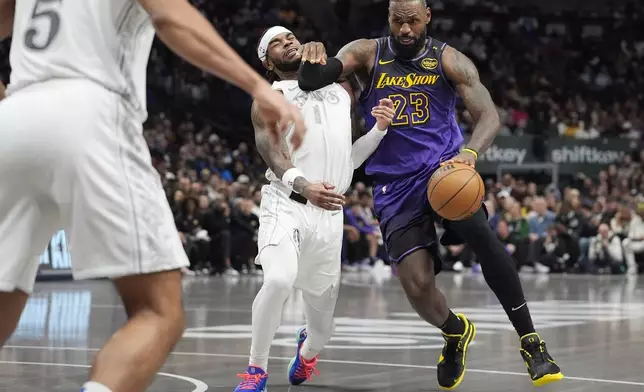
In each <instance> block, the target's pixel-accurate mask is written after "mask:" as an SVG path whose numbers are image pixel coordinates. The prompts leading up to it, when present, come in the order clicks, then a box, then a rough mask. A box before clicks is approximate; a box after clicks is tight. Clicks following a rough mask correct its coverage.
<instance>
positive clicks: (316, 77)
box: [297, 57, 343, 91]
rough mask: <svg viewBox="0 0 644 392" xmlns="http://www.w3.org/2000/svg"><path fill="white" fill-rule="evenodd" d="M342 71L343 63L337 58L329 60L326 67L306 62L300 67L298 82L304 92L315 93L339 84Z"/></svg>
mask: <svg viewBox="0 0 644 392" xmlns="http://www.w3.org/2000/svg"><path fill="white" fill-rule="evenodd" d="M342 69H343V66H342V62H341V61H340V60H338V59H336V58H335V57H332V58H330V59H327V61H326V65H321V64H313V63H309V62H308V61H305V62H303V63H302V65H301V66H300V70H299V72H298V80H297V81H298V84H299V86H300V89H302V90H303V91H314V90H317V89H320V88H322V87H324V86H328V85H329V84H331V83H335V82H337V81H338V79H339V78H340V75H342Z"/></svg>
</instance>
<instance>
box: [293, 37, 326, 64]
mask: <svg viewBox="0 0 644 392" xmlns="http://www.w3.org/2000/svg"><path fill="white" fill-rule="evenodd" d="M298 52H299V53H300V55H301V56H302V62H305V61H308V62H309V63H312V64H317V63H320V64H322V65H326V59H327V55H326V48H325V47H324V44H323V43H322V42H307V43H305V44H303V45H302V46H300V49H299V50H298Z"/></svg>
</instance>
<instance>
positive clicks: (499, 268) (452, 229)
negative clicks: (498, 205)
mask: <svg viewBox="0 0 644 392" xmlns="http://www.w3.org/2000/svg"><path fill="white" fill-rule="evenodd" d="M443 224H444V226H445V229H446V236H447V237H445V238H447V239H448V241H444V242H443V244H444V245H446V244H448V242H452V241H449V240H451V239H455V238H460V239H462V240H463V241H465V242H466V243H467V244H468V246H469V247H470V248H471V249H472V251H473V252H474V254H476V256H477V260H478V261H479V263H480V264H481V270H482V272H483V276H484V277H485V281H486V282H487V284H488V286H490V288H491V289H492V291H493V292H494V294H495V295H496V296H497V298H498V299H499V302H500V303H501V305H502V306H503V309H504V310H505V312H506V314H507V315H508V318H509V319H510V321H511V322H512V325H513V326H514V328H515V330H516V331H517V333H518V335H519V337H520V338H521V341H522V354H523V353H524V352H525V351H526V350H527V351H528V353H531V352H532V351H534V352H535V353H536V354H535V353H532V354H535V356H538V357H539V358H540V361H539V362H538V363H534V361H532V360H530V361H526V363H527V364H528V369H530V374H531V376H532V379H533V381H534V382H535V385H537V384H539V383H547V382H550V381H556V380H558V379H561V378H563V376H562V375H561V373H560V369H559V367H558V366H557V365H556V364H554V361H552V358H551V357H550V356H549V355H548V353H547V351H545V345H544V346H543V347H542V343H543V342H542V341H541V339H540V338H539V335H537V334H536V331H535V328H534V325H533V323H532V316H531V315H530V310H529V309H528V304H527V302H526V299H525V295H524V293H523V287H522V286H521V280H520V279H519V273H518V271H517V269H516V266H515V264H514V261H513V260H512V258H511V256H510V255H509V254H508V252H507V251H506V249H505V247H504V246H503V244H502V243H501V241H499V239H498V238H497V236H496V234H495V233H494V232H493V231H492V229H491V228H490V225H489V224H488V220H487V213H486V211H485V207H483V208H481V209H479V210H478V211H477V212H476V213H475V214H474V215H473V216H472V217H470V218H467V219H464V220H462V221H444V222H443ZM449 237H452V238H449ZM535 338H536V339H535ZM532 343H534V344H532ZM542 348H543V350H542ZM532 354H530V355H532ZM543 355H547V357H542V356H543ZM541 357H542V358H541ZM550 375H552V377H551V376H550ZM539 385H542V384H539Z"/></svg>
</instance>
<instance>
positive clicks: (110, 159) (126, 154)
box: [60, 87, 189, 392]
mask: <svg viewBox="0 0 644 392" xmlns="http://www.w3.org/2000/svg"><path fill="white" fill-rule="evenodd" d="M88 89H90V90H92V92H93V104H92V105H85V106H87V107H85V108H84V109H86V110H84V111H82V112H81V113H80V114H79V113H75V115H76V116H78V120H77V122H76V126H77V127H78V126H80V125H83V128H82V131H77V143H78V144H79V145H81V146H82V148H79V149H78V150H77V151H76V152H75V154H74V155H72V156H70V157H69V158H68V159H69V160H70V165H69V166H70V167H72V168H73V170H71V172H72V173H73V175H71V176H70V179H69V186H68V187H67V189H65V190H61V196H60V197H61V199H64V196H68V197H69V198H70V200H71V203H69V204H67V205H68V207H67V208H66V209H65V210H63V214H62V216H63V219H64V224H65V229H66V231H67V233H68V238H69V242H70V250H71V256H72V264H73V265H72V267H73V272H74V277H75V278H76V279H93V278H109V279H112V280H113V282H114V284H115V286H116V289H117V291H118V293H119V295H121V298H122V300H123V304H124V306H125V309H126V313H127V321H126V323H125V325H124V326H123V327H122V328H121V329H119V330H118V331H117V332H116V333H115V334H114V335H113V336H112V337H111V338H110V339H109V340H108V341H107V343H106V344H105V346H104V347H103V348H102V349H101V350H100V351H99V353H98V354H97V355H96V357H95V360H94V363H93V366H92V369H91V371H90V378H89V380H90V382H88V383H87V384H86V385H84V390H85V391H87V392H94V391H101V392H104V391H110V390H111V391H113V392H125V391H127V392H138V391H144V390H145V389H146V388H147V387H148V386H149V385H150V383H151V382H152V379H153V377H154V376H155V374H156V372H157V371H158V370H159V369H160V367H161V366H162V364H163V363H164V361H165V360H166V358H167V357H168V355H169V353H170V351H171V350H172V348H173V347H174V345H175V344H176V343H177V342H178V341H179V339H180V338H181V336H182V334H183V330H184V325H185V321H184V314H183V309H182V286H181V272H180V269H181V268H182V267H187V266H188V265H189V262H188V258H187V256H186V254H185V252H184V250H183V246H182V245H181V241H180V238H179V234H178V232H177V229H176V226H175V224H174V219H173V216H172V212H171V210H170V206H169V205H168V202H167V199H166V197H165V194H164V192H163V188H162V186H161V181H160V178H159V175H158V173H157V172H156V170H155V169H154V167H153V166H152V164H151V157H150V155H149V149H148V147H147V145H146V143H145V139H144V138H143V135H142V133H141V125H140V124H139V123H137V122H135V120H133V119H134V118H136V116H135V115H134V114H133V113H129V112H128V111H127V108H125V107H124V106H123V105H121V102H120V98H119V97H117V96H116V95H113V94H111V93H108V92H106V91H104V90H103V89H101V88H97V89H96V90H94V89H93V88H92V87H88ZM106 108H107V109H106ZM115 109H116V113H117V116H116V118H115V116H114V113H115ZM61 205H62V204H61Z"/></svg>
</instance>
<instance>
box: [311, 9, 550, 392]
mask: <svg viewBox="0 0 644 392" xmlns="http://www.w3.org/2000/svg"><path fill="white" fill-rule="evenodd" d="M430 19H431V10H430V9H429V8H428V7H427V5H426V3H425V0H390V3H389V27H390V30H391V35H390V36H389V37H384V38H379V39H361V40H357V41H354V42H351V43H349V44H347V45H346V46H345V47H344V48H342V50H340V52H339V53H338V55H337V56H336V57H334V58H329V59H327V58H326V53H325V51H324V49H323V48H320V46H321V44H316V43H311V44H307V45H305V47H304V48H303V52H304V53H303V56H302V57H303V63H302V65H301V67H300V71H299V84H300V87H301V88H302V89H303V90H309V91H310V90H316V89H318V88H321V87H322V86H325V85H327V84H330V83H332V82H335V81H337V80H341V79H344V78H350V80H353V81H354V82H355V83H354V84H356V85H358V86H359V87H360V90H361V91H362V94H361V96H360V98H359V101H360V103H361V107H362V110H363V112H364V114H365V118H366V119H367V123H368V124H367V126H368V127H369V126H371V125H373V124H370V123H369V122H370V121H373V120H371V116H370V115H369V113H370V112H371V109H372V108H373V107H374V106H377V105H378V101H379V100H380V99H383V98H389V99H391V100H392V101H393V102H394V104H395V109H396V116H395V118H394V120H393V122H392V124H391V126H390V127H389V133H388V134H387V135H386V136H385V138H384V139H383V141H382V142H381V143H380V145H379V147H378V149H377V150H376V151H375V153H374V154H373V155H372V156H371V158H370V159H369V161H368V163H367V167H366V171H367V174H369V175H371V176H372V177H373V179H374V181H375V187H374V204H375V210H376V213H377V215H378V217H379V219H380V224H381V229H382V233H383V237H384V239H385V244H386V247H387V252H388V253H389V256H390V258H391V260H392V261H393V262H394V263H395V266H396V269H397V272H398V277H399V278H400V281H401V284H402V286H403V288H404V290H405V293H406V294H407V298H408V299H409V301H410V303H411V305H412V306H413V307H414V309H415V310H416V312H417V313H418V314H419V315H420V316H421V317H422V318H423V319H425V320H426V321H427V322H428V323H430V324H432V325H434V326H436V327H438V328H440V329H441V330H442V332H443V336H444V338H445V345H444V347H443V351H442V353H441V355H440V357H439V360H438V361H439V363H438V367H437V374H438V383H439V385H440V386H441V387H442V388H443V389H448V390H451V389H454V388H456V387H457V386H458V385H459V384H460V383H461V381H462V380H463V376H464V374H465V360H466V357H467V351H468V347H469V344H470V342H471V341H472V339H473V338H474V336H475V334H476V327H475V325H474V324H473V323H471V322H470V321H469V320H468V319H467V318H466V317H465V316H464V315H462V314H459V315H455V314H454V313H453V312H452V311H451V310H450V309H449V307H448V306H447V304H446V300H445V297H444V296H443V294H442V293H441V292H440V291H439V290H438V289H437V288H436V285H435V274H436V273H438V272H439V271H440V264H441V262H440V258H439V255H438V252H437V248H438V244H437V241H438V239H437V235H436V230H435V228H434V222H439V223H441V224H442V225H443V227H444V228H445V234H444V235H443V237H442V238H441V240H440V241H441V243H442V244H443V245H456V244H461V243H467V244H468V246H469V247H470V248H471V249H472V250H473V252H474V253H475V254H476V255H477V259H478V260H479V262H480V264H481V268H482V270H483V275H484V277H485V280H486V282H487V283H488V285H489V286H490V288H491V289H492V290H493V291H494V293H495V294H496V296H497V298H498V299H499V301H500V302H501V305H502V306H503V308H504V310H505V311H506V313H507V315H508V317H509V319H510V321H511V322H512V324H513V325H514V327H515V329H516V331H517V333H518V334H519V337H520V346H521V348H520V353H521V355H522V357H523V360H524V362H525V364H526V366H527V369H528V373H529V374H530V377H531V378H532V382H533V384H534V385H535V386H541V385H545V384H548V383H550V382H553V381H558V380H561V379H562V378H563V374H562V373H561V370H560V368H559V366H557V364H556V363H555V362H554V360H553V359H552V357H551V356H550V355H549V354H548V351H547V350H546V346H545V342H544V341H543V340H541V338H540V336H539V335H538V334H537V333H536V331H535V329H534V326H533V323H532V318H531V315H530V311H529V309H528V306H527V303H526V300H525V297H524V294H523V289H522V287H521V282H520V280H519V276H518V273H517V271H516V268H515V266H514V262H513V261H512V259H511V257H510V255H508V253H507V252H506V251H505V248H504V246H503V244H502V243H501V242H500V241H499V240H498V239H497V237H496V235H495V233H494V232H493V231H492V229H491V228H490V226H489V225H488V222H487V213H486V211H485V208H481V209H479V211H478V212H477V213H476V214H474V215H473V216H472V217H470V218H467V219H465V220H462V221H448V220H444V219H442V218H440V217H439V216H438V214H436V213H435V212H434V211H432V209H431V207H430V205H429V203H428V201H427V196H426V192H427V183H428V181H429V178H430V177H431V175H432V174H433V173H434V172H435V171H436V169H438V168H439V167H440V166H441V165H443V164H446V163H449V162H462V163H466V164H469V165H471V166H475V163H476V158H477V157H478V154H479V153H482V152H484V151H485V150H486V149H487V148H488V147H489V146H490V145H491V144H492V142H493V140H494V138H495V136H496V134H497V132H498V130H499V127H500V124H499V117H498V113H497V111H496V107H495V105H494V103H493V102H492V99H491V97H490V94H489V92H488V90H487V89H486V88H485V86H483V84H482V83H481V81H480V79H479V75H478V71H477V69H476V67H475V66H474V64H473V63H472V61H470V60H469V59H468V58H467V57H466V56H465V55H463V54H462V53H460V52H459V51H457V50H455V49H454V48H452V47H450V46H448V45H446V44H445V43H443V42H440V41H438V40H436V39H434V38H432V37H429V36H428V35H427V24H428V23H429V21H430ZM457 99H462V101H463V104H464V105H465V107H466V108H467V110H468V112H469V113H470V115H471V116H472V118H473V120H474V123H475V124H474V130H473V134H472V137H471V139H470V141H469V142H468V144H467V145H466V146H463V136H462V135H461V131H460V129H459V127H458V124H457V122H456V118H455V105H456V101H457ZM367 129H369V128H367Z"/></svg>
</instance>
